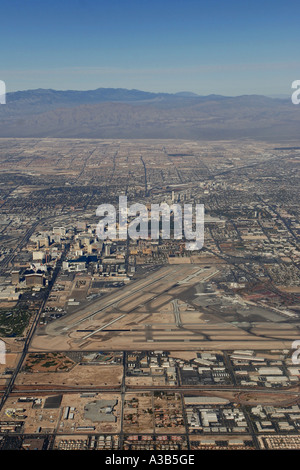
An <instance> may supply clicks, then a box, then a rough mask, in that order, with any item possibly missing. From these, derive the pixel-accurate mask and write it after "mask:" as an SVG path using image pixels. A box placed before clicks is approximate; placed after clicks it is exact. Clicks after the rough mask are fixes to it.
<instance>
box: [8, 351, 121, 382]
mask: <svg viewBox="0 0 300 470" xmlns="http://www.w3.org/2000/svg"><path fill="white" fill-rule="evenodd" d="M47 356H48V355H47ZM33 361H34V359H33V358H32V357H31V355H29V356H27V360H26V362H25V365H24V367H23V369H22V370H21V371H20V373H19V374H18V377H17V379H16V381H15V388H16V390H20V389H22V390H26V389H29V390H30V389H31V388H32V387H36V386H39V387H40V388H41V389H43V388H45V389H46V388H55V387H58V388H62V389H64V388H66V389H68V388H69V389H70V388H72V389H73V388H76V387H78V388H84V387H90V388H96V387H98V388H99V387H101V388H105V387H107V388H115V387H116V388H118V387H120V385H121V382H122V376H123V366H121V365H114V364H110V365H104V364H97V365H89V364H88V363H87V364H85V363H82V364H75V363H72V361H70V360H69V359H64V361H63V360H62V359H60V362H61V364H64V366H61V367H60V369H59V368H58V366H57V365H55V366H54V367H52V365H51V364H52V363H53V362H54V361H53V358H51V357H47V360H46V362H45V361H43V362H40V363H39V364H38V365H36V364H33ZM66 364H67V366H66ZM51 368H52V370H51ZM66 368H67V370H65V369H66Z"/></svg>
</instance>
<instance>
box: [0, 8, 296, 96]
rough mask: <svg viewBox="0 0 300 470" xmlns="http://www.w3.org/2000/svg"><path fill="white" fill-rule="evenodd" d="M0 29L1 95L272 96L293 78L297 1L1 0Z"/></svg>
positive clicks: (285, 89)
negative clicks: (117, 91)
mask: <svg viewBox="0 0 300 470" xmlns="http://www.w3.org/2000/svg"><path fill="white" fill-rule="evenodd" d="M0 28H1V29H0V40H1V68H0V79H1V80H4V81H5V82H6V86H7V91H14V90H24V89H32V88H54V89H61V90H64V89H81V90H87V89H95V88H98V87H113V88H115V87H120V88H130V89H131V88H137V89H141V90H146V91H163V92H177V91H183V90H185V91H193V92H195V93H199V94H203V95H206V94H209V93H218V94H224V95H239V94H251V93H259V94H268V95H272V94H290V93H291V83H292V81H293V80H296V79H300V53H299V49H300V43H299V38H300V33H299V31H300V27H299V4H298V2H297V1H295V0H292V1H290V2H286V1H276V0H260V1H257V0H251V1H244V0H239V1H237V0H209V1H202V0H185V1H182V0H160V1H157V0H151V1H150V0H109V1H106V0H84V1H83V0H72V1H69V0H63V1H62V0H60V1H58V0H52V1H47V0H46V1H41V0H26V1H24V0H1V27H0Z"/></svg>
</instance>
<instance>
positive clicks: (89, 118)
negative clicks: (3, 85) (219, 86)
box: [0, 88, 300, 140]
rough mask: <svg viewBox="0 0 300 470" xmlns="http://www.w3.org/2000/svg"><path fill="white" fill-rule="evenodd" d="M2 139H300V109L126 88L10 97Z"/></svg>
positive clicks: (0, 127)
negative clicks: (299, 137)
mask: <svg viewBox="0 0 300 470" xmlns="http://www.w3.org/2000/svg"><path fill="white" fill-rule="evenodd" d="M6 103H7V104H6V105H1V106H0V137H50V136H51V137H82V138H89V137H90V138H183V139H185V138H188V139H234V138H258V139H263V138H265V139H266V140H270V139H271V140H272V139H274V140H276V139H277V140H278V139H283V140H286V139H297V138H298V136H299V130H300V106H299V108H298V107H297V106H295V105H293V104H292V103H291V100H289V99H282V98H281V99H279V98H271V97H266V96H261V95H242V96H235V97H230V96H222V95H214V94H212V95H208V96H201V95H197V94H195V93H191V92H185V91H182V92H179V93H154V92H147V91H141V90H135V89H133V90H128V89H124V88H98V89H96V90H87V91H76V90H65V91H62V90H52V89H36V90H26V91H17V92H11V93H7V97H6Z"/></svg>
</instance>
